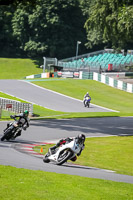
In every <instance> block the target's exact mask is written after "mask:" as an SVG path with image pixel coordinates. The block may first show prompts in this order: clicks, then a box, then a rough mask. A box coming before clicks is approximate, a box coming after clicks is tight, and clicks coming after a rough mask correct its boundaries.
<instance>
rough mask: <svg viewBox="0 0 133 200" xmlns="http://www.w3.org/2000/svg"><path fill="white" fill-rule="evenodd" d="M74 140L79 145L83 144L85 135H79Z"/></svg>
mask: <svg viewBox="0 0 133 200" xmlns="http://www.w3.org/2000/svg"><path fill="white" fill-rule="evenodd" d="M76 138H77V140H78V143H79V144H81V143H84V141H85V135H84V134H80V135H78V136H77V137H76Z"/></svg>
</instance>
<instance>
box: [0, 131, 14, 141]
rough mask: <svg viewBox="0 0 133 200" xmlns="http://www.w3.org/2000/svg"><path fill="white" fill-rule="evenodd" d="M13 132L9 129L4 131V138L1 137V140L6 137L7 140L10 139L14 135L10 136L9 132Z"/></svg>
mask: <svg viewBox="0 0 133 200" xmlns="http://www.w3.org/2000/svg"><path fill="white" fill-rule="evenodd" d="M10 132H11V130H7V131H6V132H5V133H4V135H3V136H2V138H1V141H4V140H5V139H6V140H9V139H10V138H11V137H12V135H11V134H10V137H9V133H10Z"/></svg>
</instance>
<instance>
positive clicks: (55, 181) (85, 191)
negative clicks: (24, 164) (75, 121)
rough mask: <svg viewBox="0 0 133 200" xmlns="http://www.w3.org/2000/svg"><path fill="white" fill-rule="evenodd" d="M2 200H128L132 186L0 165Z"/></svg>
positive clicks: (0, 197) (0, 192) (132, 195)
mask: <svg viewBox="0 0 133 200" xmlns="http://www.w3.org/2000/svg"><path fill="white" fill-rule="evenodd" d="M0 172H1V173H0V182H1V187H0V199H1V200H6V199H7V200H11V199H13V200H18V199H21V200H25V199H26V200H31V199H34V200H40V199H45V200H62V199H64V200H75V199H77V200H81V199H82V200H92V199H93V200H100V199H102V200H108V199H110V200H125V199H126V200H131V199H133V185H132V184H128V183H119V182H113V181H106V180H100V179H92V178H85V177H79V176H71V175H66V174H57V173H53V172H43V171H35V170H28V169H18V168H15V167H10V166H1V165H0Z"/></svg>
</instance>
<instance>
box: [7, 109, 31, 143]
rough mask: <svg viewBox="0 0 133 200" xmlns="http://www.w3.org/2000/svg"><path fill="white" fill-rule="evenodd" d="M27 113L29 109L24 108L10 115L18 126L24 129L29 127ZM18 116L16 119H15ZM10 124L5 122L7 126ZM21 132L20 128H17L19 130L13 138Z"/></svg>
mask: <svg viewBox="0 0 133 200" xmlns="http://www.w3.org/2000/svg"><path fill="white" fill-rule="evenodd" d="M28 115H29V111H28V110H25V111H24V112H23V113H20V114H18V115H11V116H10V117H11V118H12V119H14V120H15V121H17V124H18V126H19V125H20V126H22V127H23V130H26V128H28V127H29V118H28ZM16 118H18V119H16ZM9 126H10V124H7V128H8V127H9ZM21 132H22V130H19V132H18V133H17V134H16V135H15V136H14V139H15V138H16V137H18V136H20V135H21Z"/></svg>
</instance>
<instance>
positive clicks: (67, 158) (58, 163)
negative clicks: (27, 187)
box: [56, 151, 72, 165]
mask: <svg viewBox="0 0 133 200" xmlns="http://www.w3.org/2000/svg"><path fill="white" fill-rule="evenodd" d="M67 153H68V154H67V155H66V157H65V158H63V159H62V160H61V161H58V160H57V162H56V164H57V165H62V164H63V163H65V162H66V161H67V160H69V158H70V157H71V156H72V152H71V151H67ZM59 158H60V156H59ZM59 158H58V159H59Z"/></svg>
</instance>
